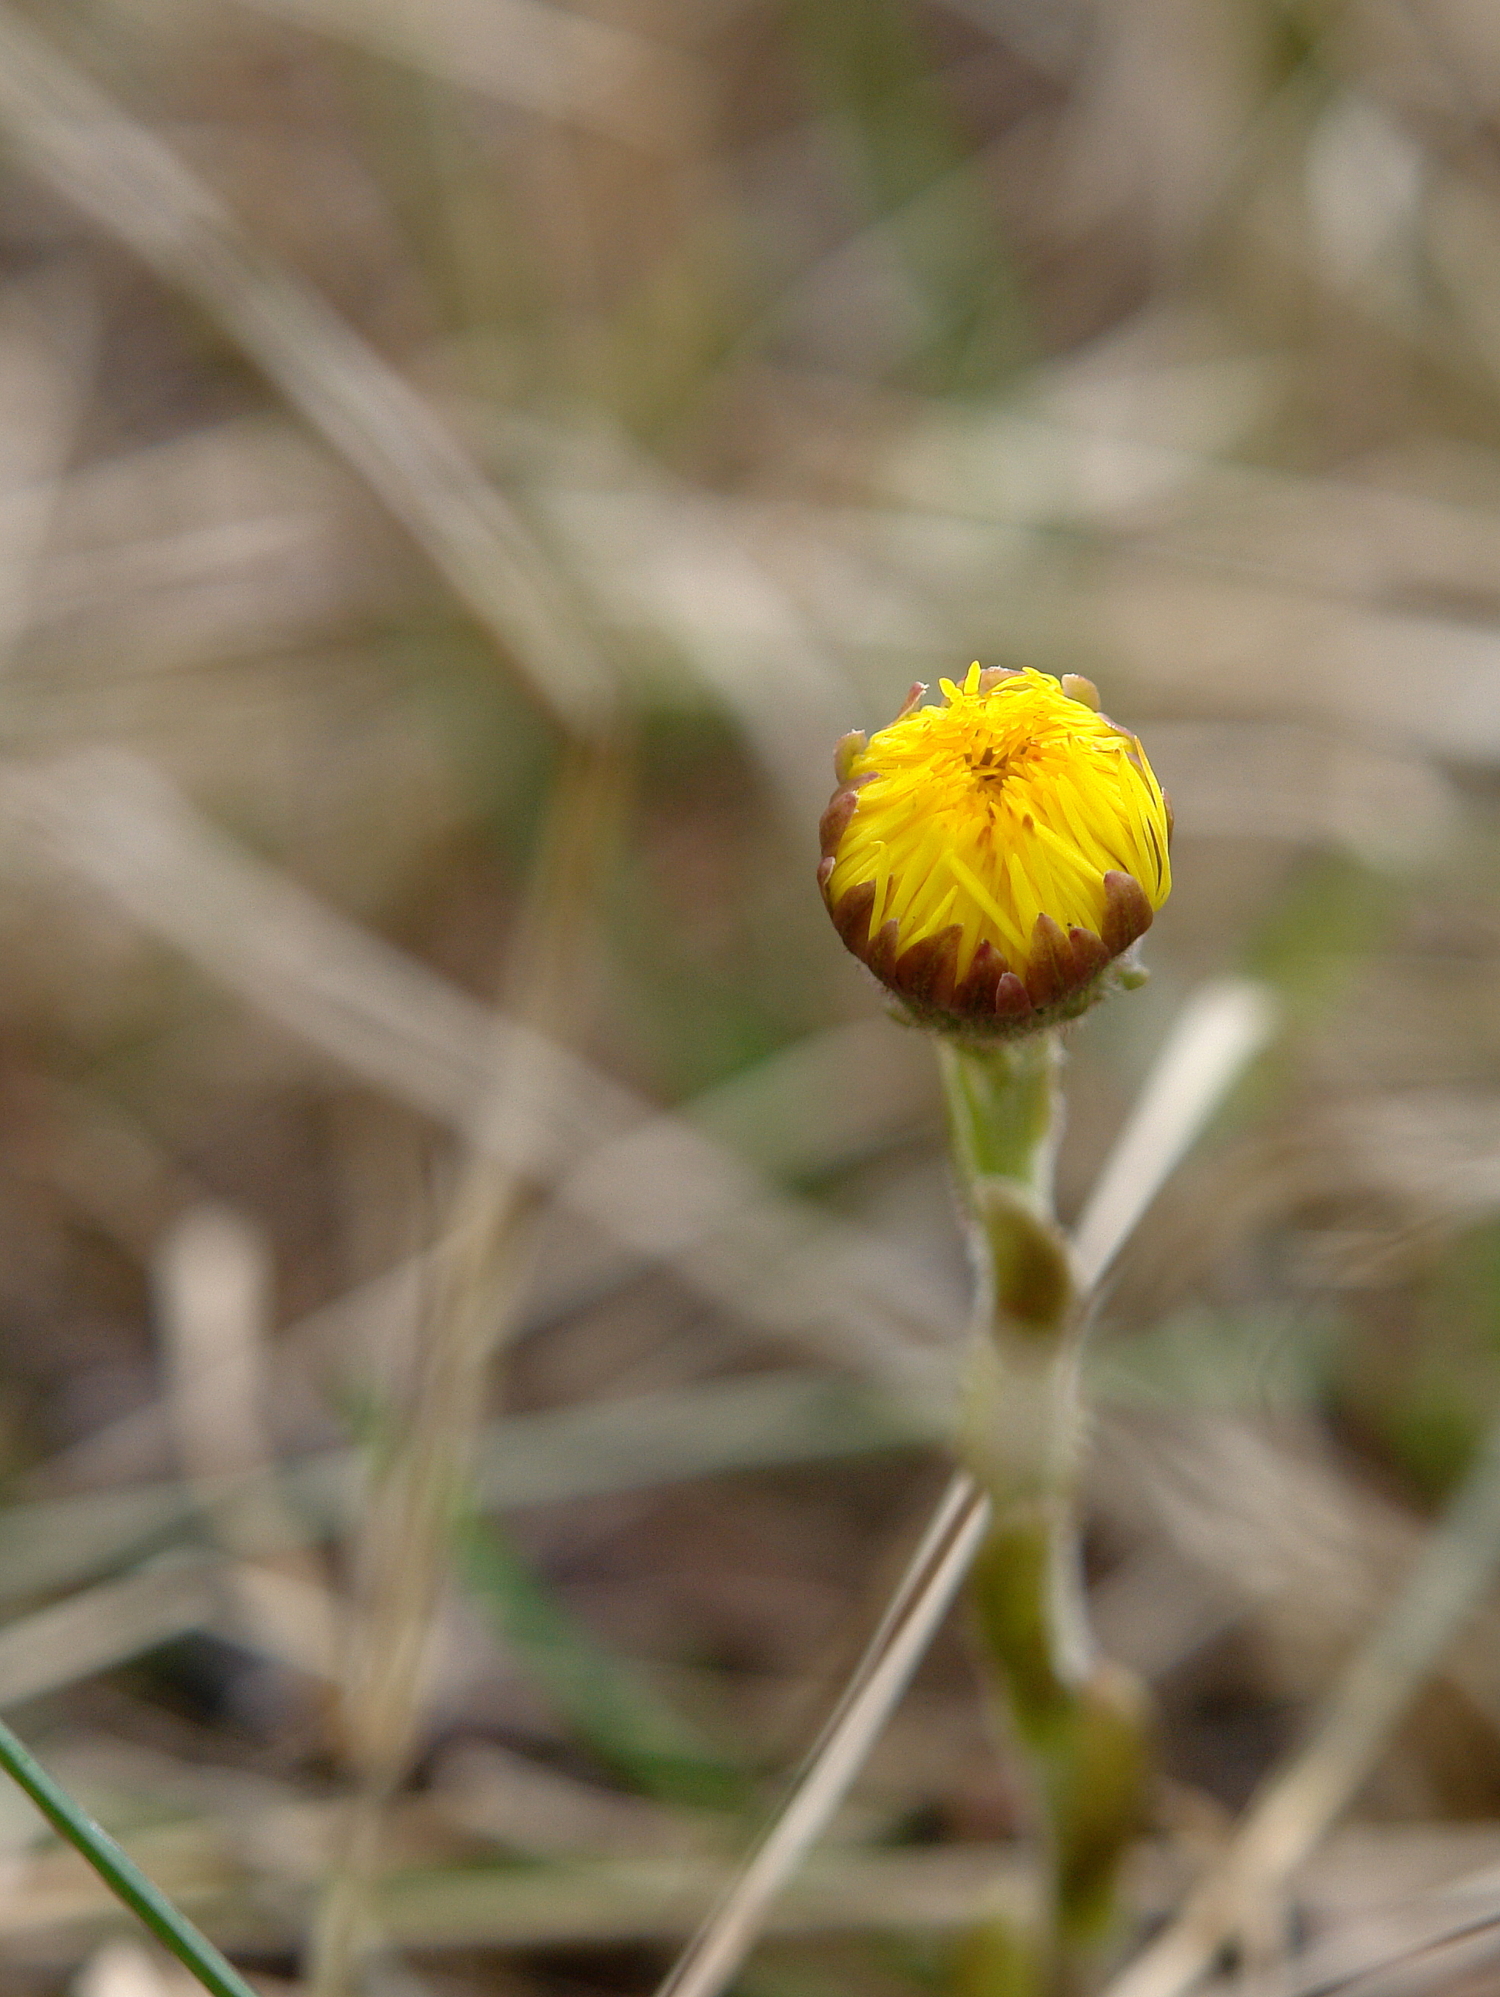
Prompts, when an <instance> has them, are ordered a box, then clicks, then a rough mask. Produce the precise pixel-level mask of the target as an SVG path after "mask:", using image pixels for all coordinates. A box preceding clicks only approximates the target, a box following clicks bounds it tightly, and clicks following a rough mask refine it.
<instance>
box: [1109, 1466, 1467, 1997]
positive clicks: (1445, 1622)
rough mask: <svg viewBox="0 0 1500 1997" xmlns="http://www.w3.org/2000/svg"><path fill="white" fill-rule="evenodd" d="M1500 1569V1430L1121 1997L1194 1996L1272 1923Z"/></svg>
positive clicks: (1119, 1985)
mask: <svg viewBox="0 0 1500 1997" xmlns="http://www.w3.org/2000/svg"><path fill="white" fill-rule="evenodd" d="M1497 1564H1500V1427H1497V1428H1495V1429H1493V1430H1492V1431H1491V1432H1490V1435H1489V1437H1488V1439H1487V1440H1486V1443H1485V1445H1484V1447H1483V1449H1482V1450H1481V1452H1480V1454H1479V1457H1478V1460H1477V1461H1476V1463H1475V1465H1474V1468H1473V1469H1472V1470H1471V1471H1470V1473H1469V1475H1468V1477H1467V1479H1466V1480H1465V1482H1464V1484H1463V1486H1462V1488H1461V1489H1460V1491H1459V1493H1458V1495H1457V1497H1456V1498H1455V1499H1454V1500H1453V1502H1452V1504H1451V1505H1450V1506H1449V1508H1448V1511H1447V1513H1446V1514H1445V1515H1444V1517H1443V1520H1442V1522H1441V1523H1440V1525H1439V1526H1438V1527H1437V1528H1436V1530H1435V1531H1434V1532H1433V1533H1432V1535H1431V1536H1430V1538H1429V1539H1428V1541H1427V1544H1426V1546H1425V1547H1424V1548H1423V1550H1422V1552H1421V1554H1420V1555H1419V1556H1418V1558H1417V1561H1416V1564H1415V1566H1414V1567H1413V1569H1412V1571H1411V1573H1410V1575H1409V1576H1408V1577H1407V1580H1406V1584H1405V1586H1404V1587H1403V1588H1402V1589H1401V1591H1400V1593H1399V1594H1398V1596H1397V1598H1396V1600H1395V1601H1394V1602H1393V1603H1392V1605H1391V1608H1390V1610H1389V1612H1388V1613H1387V1614H1386V1615H1385V1616H1384V1617H1383V1618H1382V1619H1381V1620H1380V1622H1378V1623H1377V1624H1376V1626H1375V1628H1374V1629H1373V1630H1372V1631H1371V1632H1370V1634H1369V1636H1368V1637H1367V1638H1366V1640H1365V1641H1364V1643H1362V1644H1361V1645H1360V1646H1359V1647H1358V1649H1357V1650H1356V1651H1355V1653H1354V1655H1353V1656H1352V1657H1351V1658H1350V1660H1349V1661H1348V1663H1347V1664H1346V1665H1345V1667H1344V1669H1343V1671H1342V1672H1341V1673H1340V1675H1339V1677H1338V1679H1337V1680H1336V1681H1335V1683H1334V1685H1333V1686H1332V1687H1331V1689H1330V1691H1329V1693H1328V1695H1327V1697H1326V1698H1325V1699H1324V1701H1323V1704H1322V1707H1321V1709H1320V1711H1319V1713H1318V1715H1317V1717H1316V1719H1315V1720H1314V1722H1313V1725H1312V1729H1311V1731H1310V1733H1309V1735H1308V1738H1307V1740H1306V1741H1305V1743H1304V1744H1303V1745H1302V1747H1301V1748H1300V1749H1299V1750H1298V1751H1297V1752H1296V1753H1295V1754H1294V1755H1293V1756H1292V1757H1291V1759H1290V1760H1289V1761H1288V1762H1287V1763H1286V1764H1285V1765H1284V1766H1283V1767H1281V1768H1280V1769H1278V1770H1276V1771H1275V1772H1274V1773H1273V1774H1272V1775H1271V1776H1270V1777H1269V1778H1268V1779H1267V1780H1266V1782H1265V1784H1264V1785H1263V1787H1262V1789H1261V1791H1260V1793H1259V1795H1258V1796H1257V1797H1256V1799H1255V1800H1254V1802H1252V1804H1251V1805H1250V1808H1249V1810H1248V1811H1247V1813H1246V1814H1245V1816H1244V1817H1243V1819H1242V1820H1241V1822H1240V1824H1239V1825H1238V1827H1237V1829H1236V1831H1235V1834H1234V1837H1233V1839H1232V1840H1231V1842H1230V1845H1229V1848H1228V1850H1227V1851H1226V1852H1225V1853H1224V1855H1223V1856H1222V1858H1220V1859H1219V1860H1218V1862H1217V1863H1216V1864H1215V1865H1214V1866H1213V1867H1212V1869H1211V1870H1210V1871H1209V1873H1208V1874H1207V1876H1206V1877H1205V1878H1204V1879H1202V1880H1201V1881H1200V1882H1199V1884H1198V1886H1197V1887H1196V1888H1195V1890H1194V1891H1193V1893H1192V1894H1191V1896H1190V1897H1189V1900H1188V1903H1187V1905H1186V1906H1185V1907H1184V1908H1183V1910H1182V1912H1181V1913H1180V1914H1179V1915H1178V1916H1177V1918H1176V1919H1175V1920H1174V1921H1173V1922H1172V1923H1171V1925H1170V1926H1169V1927H1168V1928H1167V1929H1166V1930H1165V1931H1164V1932H1163V1933H1162V1934H1161V1935H1160V1936H1158V1938H1157V1939H1156V1940H1155V1941H1154V1942H1153V1943H1152V1944H1151V1946H1150V1947H1149V1948H1148V1949H1147V1950H1146V1951H1145V1952H1144V1954H1142V1955H1140V1956H1138V1957H1137V1958H1136V1960H1135V1961H1134V1962H1133V1963H1132V1964H1131V1965H1130V1967H1129V1968H1128V1969H1126V1970H1125V1972H1124V1973H1123V1974H1122V1975H1121V1976H1119V1977H1118V1978H1117V1979H1116V1980H1115V1982H1114V1983H1113V1984H1112V1985H1111V1986H1110V1990H1109V1997H1183V1993H1184V1992H1185V1991H1187V1990H1190V1989H1191V1988H1192V1987H1193V1986H1194V1984H1196V1983H1198V1982H1199V1981H1200V1980H1201V1979H1202V1978H1203V1977H1204V1976H1205V1975H1206V1974H1207V1972H1208V1970H1209V1969H1210V1967H1211V1966H1212V1964H1213V1961H1214V1958H1215V1957H1216V1956H1217V1955H1218V1953H1219V1951H1220V1950H1221V1949H1222V1948H1223V1947H1224V1946H1225V1944H1226V1943H1227V1942H1230V1941H1233V1940H1235V1939H1236V1938H1237V1937H1239V1936H1241V1935H1243V1934H1244V1933H1245V1932H1246V1930H1247V1929H1249V1930H1252V1931H1253V1930H1254V1929H1255V1928H1256V1927H1257V1926H1259V1925H1261V1924H1262V1923H1261V1915H1262V1911H1263V1910H1264V1909H1265V1908H1266V1907H1267V1906H1268V1905H1274V1904H1275V1903H1276V1901H1277V1900H1278V1898H1279V1897H1280V1896H1281V1895H1282V1894H1283V1893H1284V1891H1285V1889H1286V1887H1287V1884H1288V1882H1289V1881H1290V1880H1291V1878H1292V1877H1293V1875H1294V1874H1295V1873H1296V1871H1297V1870H1298V1868H1299V1867H1300V1866H1302V1865H1303V1864H1304V1863H1305V1862H1306V1860H1307V1859H1308V1857H1309V1856H1310V1855H1311V1853H1312V1851H1313V1849H1314V1848H1315V1847H1316V1846H1317V1845H1318V1844H1319V1843H1320V1842H1321V1841H1322V1839H1323V1838H1324V1837H1325V1836H1326V1835H1327V1833H1328V1831H1329V1830H1330V1829H1331V1828H1332V1826H1333V1824H1334V1822H1335V1821H1336V1819H1337V1818H1338V1817H1339V1816H1340V1814H1341V1813H1342V1812H1343V1810H1344V1809H1345V1808H1346V1807H1347V1806H1348V1804H1349V1803H1350V1802H1351V1801H1352V1799H1353V1797H1354V1795H1355V1792H1356V1791H1357V1790H1358V1789H1359V1787H1360V1785H1361V1784H1362V1783H1363V1782H1364V1780H1365V1779H1366V1777H1367V1776H1368V1775H1369V1774H1370V1772H1371V1771H1372V1769H1373V1768H1374V1766H1375V1763H1376V1762H1377V1760H1378V1759H1379V1757H1380V1755H1381V1753H1382V1752H1383V1750H1384V1748H1385V1746H1386V1744H1387V1742H1388V1741H1389V1739H1390V1736H1391V1732H1392V1729H1393V1728H1394V1727H1395V1726H1396V1725H1397V1723H1398V1722H1399V1721H1400V1719H1401V1717H1402V1715H1403V1714H1404V1713H1405V1712H1406V1710H1407V1709H1408V1707H1409V1706H1410V1704H1411V1701H1412V1699H1413V1698H1414V1697H1415V1696H1416V1694H1417V1692H1418V1691H1419V1690H1420V1688H1421V1686H1422V1683H1423V1681H1424V1680H1425V1679H1426V1677H1427V1676H1428V1674H1429V1673H1430V1672H1431V1670H1432V1668H1433V1666H1434V1665H1435V1664H1436V1663H1437V1661H1438V1658H1439V1657H1440V1655H1441V1653H1442V1650H1443V1648H1444V1647H1445V1645H1446V1644H1447V1643H1448V1641H1449V1640H1450V1638H1451V1637H1452V1636H1453V1634H1454V1632H1455V1630H1456V1629H1457V1627H1458V1625H1459V1624H1460V1623H1461V1622H1462V1620H1463V1619H1464V1617H1465V1616H1466V1615H1468V1614H1469V1612H1470V1611H1471V1610H1472V1609H1473V1608H1474V1607H1475V1606H1476V1605H1477V1603H1478V1602H1479V1599H1480V1597H1481V1595H1482V1593H1483V1591H1484V1590H1485V1588H1486V1587H1488V1586H1489V1585H1490V1583H1491V1581H1492V1580H1493V1577H1494V1574H1495V1569H1496V1566H1497Z"/></svg>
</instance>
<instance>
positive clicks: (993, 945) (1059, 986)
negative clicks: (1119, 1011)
mask: <svg viewBox="0 0 1500 1997" xmlns="http://www.w3.org/2000/svg"><path fill="white" fill-rule="evenodd" d="M941 686H942V691H943V695H944V704H943V705H942V706H940V707H937V706H934V707H921V706H917V705H915V704H914V703H909V704H908V707H907V708H906V710H905V711H904V712H903V713H902V714H901V715H900V716H899V717H898V718H897V719H896V720H895V721H894V722H892V723H891V725H890V726H889V727H887V728H882V729H881V730H879V732H878V733H877V734H875V735H873V736H872V737H871V738H870V740H869V741H868V742H867V743H866V742H862V741H861V740H860V739H859V738H857V737H856V738H852V740H851V742H850V743H849V745H848V748H847V750H846V751H845V753H844V755H843V758H842V761H841V767H840V771H839V774H840V778H841V780H842V782H841V788H840V790H839V791H837V792H836V793H835V795H834V800H833V803H832V804H831V805H830V807H829V811H828V814H827V815H826V816H825V819H824V854H825V858H824V863H823V870H822V873H821V875H820V878H821V880H822V882H823V891H824V894H825V896H826V898H827V901H828V905H829V908H830V910H831V911H832V912H833V915H834V920H835V921H836V922H837V923H838V925H839V927H840V930H841V932H842V933H843V935H844V940H845V942H846V943H847V944H848V945H849V947H850V949H852V950H854V951H855V952H856V954H858V955H860V956H862V957H864V958H865V960H866V961H867V962H868V963H870V965H871V968H872V969H874V970H875V971H876V972H877V974H878V975H880V976H882V977H883V978H885V980H886V982H887V983H889V984H891V985H892V986H893V988H894V989H896V990H898V991H902V992H903V993H904V994H905V995H907V996H916V997H918V998H920V999H923V1000H930V1001H931V1002H932V1003H933V1004H934V1005H935V1006H936V1008H937V1009H938V1010H939V1011H949V1012H954V1013H957V1014H959V1015H962V1016H965V1017H968V1016H972V1015H973V1014H975V1012H976V1011H977V1012H979V1013H981V1014H984V1013H992V1012H998V1013H1000V1014H1002V1015H1005V1014H1007V1013H1010V1014H1015V1013H1020V1012H1023V1011H1027V1010H1034V1009H1042V1008H1047V1007H1054V1008H1055V1007H1056V1005H1057V1004H1058V1003H1060V1002H1062V1001H1064V1000H1066V999H1067V997H1068V996H1069V994H1070V993H1072V992H1074V991H1075V990H1081V989H1082V988H1083V987H1084V986H1085V985H1088V984H1090V983H1091V982H1092V983H1096V982H1097V979H1098V974H1099V972H1100V970H1101V969H1102V968H1103V966H1104V965H1105V964H1106V963H1107V962H1108V961H1109V959H1110V958H1112V957H1114V956H1116V955H1117V954H1118V953H1119V952H1120V951H1121V950H1123V949H1124V948H1126V947H1127V945H1128V944H1129V943H1131V942H1133V941H1134V939H1135V937H1136V936H1138V935H1139V934H1140V933H1141V931H1142V930H1143V929H1144V928H1145V927H1146V926H1147V925H1148V924H1149V922H1150V919H1151V914H1152V912H1153V911H1154V910H1155V909H1157V908H1160V906H1161V904H1162V903H1163V902H1164V901H1165V900H1166V898H1167V895H1168V893H1169V892H1170V889H1171V866H1170V861H1169V858H1168V851H1167V848H1168V835H1169V829H1170V813H1169V810H1168V806H1167V802H1166V799H1165V798H1164V796H1163V794H1162V790H1161V786H1160V785H1159V784H1158V783H1157V781H1156V778H1155V776H1154V775H1153V774H1152V771H1151V767H1150V765H1149V763H1148V762H1147V761H1146V758H1145V755H1144V754H1143V752H1142V750H1141V746H1140V743H1139V742H1138V741H1137V740H1136V738H1135V737H1134V736H1133V735H1130V734H1128V733H1126V732H1125V731H1124V730H1123V729H1120V728H1117V727H1115V726H1114V724H1113V723H1112V722H1110V721H1109V720H1107V719H1106V718H1105V717H1104V716H1103V715H1101V714H1099V713H1097V712H1096V711H1095V709H1094V706H1093V704H1092V700H1093V689H1092V688H1091V687H1090V686H1089V685H1088V683H1087V682H1086V681H1075V680H1069V681H1068V682H1067V683H1066V686H1065V685H1064V684H1062V683H1060V682H1059V681H1057V680H1055V679H1052V678H1050V677H1049V676H1048V675H1047V674H1045V673H1039V672H1032V671H1025V672H1014V673H1010V672H998V671H995V670H993V669H992V670H991V671H988V672H981V671H980V668H979V667H978V666H977V665H975V666H972V667H971V668H970V669H969V673H968V676H967V677H966V679H965V680H964V682H963V685H962V686H956V685H955V684H954V683H953V681H951V680H943V681H942V682H941ZM923 691H925V689H914V696H917V697H919V696H920V693H921V692H923ZM919 945H920V946H923V947H922V948H921V949H918V948H917V946H919ZM1007 978H1008V979H1009V983H1008V984H1006V983H1003V982H1002V981H1004V980H1006V979H1007ZM934 980H935V981H936V983H934ZM1023 987H1024V991H1023V990H1022V988H1023ZM955 995H956V996H955Z"/></svg>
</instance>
